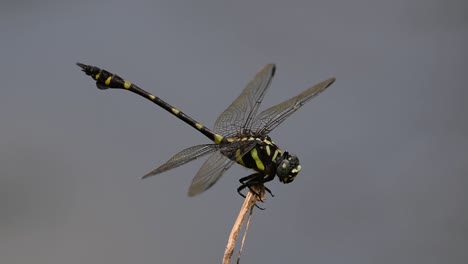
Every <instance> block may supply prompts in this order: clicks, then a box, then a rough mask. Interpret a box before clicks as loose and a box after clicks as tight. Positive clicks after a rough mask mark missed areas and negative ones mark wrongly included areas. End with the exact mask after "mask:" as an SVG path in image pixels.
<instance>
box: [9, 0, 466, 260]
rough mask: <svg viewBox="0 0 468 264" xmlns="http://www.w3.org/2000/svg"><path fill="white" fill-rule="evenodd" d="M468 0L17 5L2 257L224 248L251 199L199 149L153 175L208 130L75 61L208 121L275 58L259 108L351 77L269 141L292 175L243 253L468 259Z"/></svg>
mask: <svg viewBox="0 0 468 264" xmlns="http://www.w3.org/2000/svg"><path fill="white" fill-rule="evenodd" d="M466 11H467V5H466V1H463V0H460V1H436V0H432V1H427V0H426V1H422V0H421V1H403V0H400V1H371V0H368V1H364V0H361V1H330V0H327V1H266V0H265V1H235V2H234V1H231V2H227V1H173V0H171V1H169V0H167V1H73V2H72V1H70V2H63V1H10V2H8V1H7V2H5V1H3V2H2V4H1V8H0V29H1V36H0V38H1V47H0V56H1V57H0V58H1V62H0V77H1V91H2V93H1V96H0V120H1V137H0V262H1V263H2V264H3V263H8V264H9V263H21V264H23V263H36V264H41V263H47V264H50V263H60V264H62V263H67V264H73V263H77V264H78V263H112V264H119V263H219V262H220V260H221V257H222V253H223V251H224V247H225V242H226V239H227V236H228V233H229V230H230V228H231V225H232V223H233V222H234V219H235V216H236V215H237V212H238V208H239V207H240V205H241V203H242V199H241V198H240V197H239V196H238V195H237V193H236V192H235V188H236V187H237V186H238V183H237V180H238V178H239V177H241V176H244V175H247V173H249V172H248V171H247V170H246V169H244V168H241V167H240V166H235V167H234V168H232V169H231V170H230V171H229V172H228V173H227V174H226V175H225V176H224V177H223V178H222V179H221V180H220V182H219V183H218V184H216V185H215V186H214V187H213V188H212V189H211V190H209V191H207V192H206V193H204V194H202V195H200V196H198V197H196V198H188V197H187V196H186V191H187V188H188V186H189V184H190V181H191V178H192V176H193V175H194V174H195V172H196V171H197V169H198V167H199V166H200V165H201V163H202V161H201V160H200V161H197V162H194V163H192V164H190V165H186V166H183V167H181V168H178V169H176V170H173V171H170V172H167V173H165V174H163V175H159V176H157V177H154V178H151V179H148V180H144V181H142V180H140V179H139V177H140V176H142V175H143V174H145V173H146V172H148V171H150V170H152V169H153V168H155V167H156V166H157V165H160V164H161V163H163V162H164V161H166V160H167V159H168V158H169V157H170V156H171V155H173V154H174V153H176V152H177V151H179V150H181V149H182V148H185V147H188V146H190V145H194V144H200V143H205V142H207V140H206V139H205V138H204V137H203V135H201V134H199V133H197V132H196V131H195V130H193V129H191V128H190V127H188V126H187V125H185V124H183V123H182V122H181V121H179V120H177V119H176V118H174V117H173V116H171V115H170V114H168V113H166V112H164V111H162V110H161V109H160V108H158V107H156V106H154V105H152V104H151V103H150V102H147V101H145V100H143V99H142V98H139V97H138V96H136V95H133V94H130V93H128V92H125V91H114V90H111V91H99V90H97V89H96V87H95V86H94V84H93V82H92V80H91V79H90V78H88V77H87V76H85V75H84V74H82V73H81V72H80V70H79V68H78V67H76V66H75V65H74V63H75V62H76V61H80V62H83V63H88V64H93V65H96V66H100V67H104V68H106V69H108V70H110V71H113V72H116V73H118V74H120V75H121V76H123V77H125V78H126V79H128V80H130V81H133V82H136V83H137V84H138V85H140V86H141V87H144V88H145V89H147V90H149V91H151V92H154V93H155V94H157V95H159V96H161V97H162V98H163V99H165V100H167V101H168V102H170V103H172V104H173V105H175V106H177V107H179V108H181V109H182V110H183V111H185V112H186V113H188V114H190V115H191V116H193V117H194V118H195V119H197V120H198V121H199V122H202V123H204V124H206V125H208V126H212V124H213V122H214V120H215V119H216V117H217V115H218V114H219V113H221V112H222V111H223V110H224V108H225V107H226V106H227V105H229V103H230V102H231V101H232V100H233V99H234V98H235V97H236V96H237V95H238V94H239V93H240V91H241V89H242V88H243V87H244V85H245V84H246V83H247V82H248V81H249V80H250V79H251V78H252V77H253V76H254V74H255V72H256V71H257V70H258V69H260V68H261V67H262V66H263V65H264V64H266V63H269V62H274V63H277V65H278V71H277V75H276V77H275V80H274V82H273V85H272V88H271V89H270V90H269V93H268V95H267V96H266V98H265V100H264V105H263V106H264V107H267V106H271V105H273V104H276V103H278V102H280V101H282V100H284V99H287V98H288V97H291V96H293V95H296V94H297V93H299V92H301V91H302V90H304V89H306V88H307V87H309V86H311V85H312V84H314V83H316V82H319V81H321V80H323V79H325V78H328V77H330V76H336V77H337V82H336V83H335V84H334V85H333V86H332V87H331V88H330V89H329V90H327V91H326V92H325V93H324V94H322V95H320V96H319V97H317V98H316V99H314V100H313V101H312V102H311V103H309V104H307V105H306V106H304V107H303V108H302V109H301V110H300V111H299V112H297V113H296V114H295V115H293V116H292V117H290V118H289V119H288V120H287V121H286V122H285V123H283V124H282V125H281V126H280V127H278V128H277V129H276V130H275V131H274V132H273V133H272V134H271V136H272V137H273V139H274V140H275V142H276V143H278V144H279V145H280V146H281V147H282V148H283V149H285V150H289V151H291V152H294V153H296V154H297V155H298V156H299V157H300V159H301V162H302V165H303V170H302V171H301V173H300V175H299V176H298V177H297V179H296V181H295V182H294V183H292V184H289V185H283V184H281V183H279V182H278V181H277V180H275V181H274V182H272V183H270V184H269V185H268V186H269V187H270V188H271V189H272V190H273V192H274V193H275V194H276V197H275V198H273V199H269V200H268V201H267V202H266V204H265V205H264V206H266V207H267V210H266V211H263V212H260V211H256V212H255V215H254V219H253V223H252V226H251V230H250V233H249V235H248V239H247V244H246V248H245V251H244V255H243V263H347V264H350V263H360V264H361V263H425V264H428V263H467V259H468V246H467V245H468V224H467V223H468V219H467V218H468V217H467V216H468V212H467V202H468V199H467V194H466V193H467V191H466V189H467V186H468V185H467V183H468V180H467V174H468V157H467V148H468V141H467V139H468V136H467V135H468V125H467V121H466V113H467V112H466V111H467V110H468V106H467V104H466V100H467V98H468V89H467V87H466V82H465V81H464V77H465V74H466V73H467V71H466V70H467V66H468V65H467V61H468V60H467V52H466V47H467V45H468V37H467V33H468V31H467V29H468V19H467V15H466Z"/></svg>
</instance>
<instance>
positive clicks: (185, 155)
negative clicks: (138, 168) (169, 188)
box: [143, 144, 219, 178]
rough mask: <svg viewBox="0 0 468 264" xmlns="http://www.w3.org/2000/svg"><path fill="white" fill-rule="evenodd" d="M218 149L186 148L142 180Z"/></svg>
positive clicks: (212, 145)
mask: <svg viewBox="0 0 468 264" xmlns="http://www.w3.org/2000/svg"><path fill="white" fill-rule="evenodd" d="M218 149H219V145H218V144H203V145H196V146H192V147H189V148H186V149H184V150H182V151H180V152H179V153H177V154H175V155H174V156H173V157H172V158H170V159H169V160H168V161H167V162H166V163H164V164H163V165H161V166H159V167H158V168H157V169H155V170H153V171H151V172H149V173H147V174H146V175H145V176H143V178H148V177H150V176H154V175H156V174H159V173H162V172H165V171H167V170H170V169H173V168H176V167H179V166H181V165H183V164H185V163H187V162H190V161H192V160H195V159H197V158H199V157H201V156H204V155H207V154H209V153H212V152H214V151H216V150H218Z"/></svg>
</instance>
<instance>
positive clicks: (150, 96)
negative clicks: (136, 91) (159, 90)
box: [148, 94, 156, 100]
mask: <svg viewBox="0 0 468 264" xmlns="http://www.w3.org/2000/svg"><path fill="white" fill-rule="evenodd" d="M148 96H149V98H150V99H151V100H154V99H156V96H154V95H152V94H149V95H148Z"/></svg>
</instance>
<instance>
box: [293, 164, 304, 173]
mask: <svg viewBox="0 0 468 264" xmlns="http://www.w3.org/2000/svg"><path fill="white" fill-rule="evenodd" d="M301 169H302V167H301V165H297V167H296V168H295V169H292V170H291V172H292V173H299V172H300V171H301Z"/></svg>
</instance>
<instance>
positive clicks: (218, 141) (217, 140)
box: [214, 134, 224, 144]
mask: <svg viewBox="0 0 468 264" xmlns="http://www.w3.org/2000/svg"><path fill="white" fill-rule="evenodd" d="M223 138H224V137H223V136H221V135H220V134H215V135H214V142H215V143H216V144H219V143H221V141H222V140H223Z"/></svg>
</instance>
